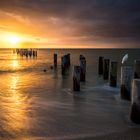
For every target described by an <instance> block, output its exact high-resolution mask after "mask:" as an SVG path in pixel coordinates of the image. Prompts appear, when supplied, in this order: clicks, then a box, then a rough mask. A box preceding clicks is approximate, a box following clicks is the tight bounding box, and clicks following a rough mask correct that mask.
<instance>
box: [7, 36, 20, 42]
mask: <svg viewBox="0 0 140 140" xmlns="http://www.w3.org/2000/svg"><path fill="white" fill-rule="evenodd" d="M7 39H8V42H10V43H11V44H17V43H19V42H20V38H19V37H18V36H9V37H8V38H7Z"/></svg>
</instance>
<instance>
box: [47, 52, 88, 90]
mask: <svg viewBox="0 0 140 140" xmlns="http://www.w3.org/2000/svg"><path fill="white" fill-rule="evenodd" d="M53 58H54V62H53V63H54V64H53V66H51V69H53V68H54V69H56V68H57V53H54V56H53ZM70 65H71V60H70V53H68V54H66V55H63V56H62V57H61V74H62V75H65V74H67V72H68V71H69V68H70ZM44 72H46V70H44ZM85 79H86V58H85V57H84V56H83V55H80V56H79V65H75V66H74V67H73V90H74V91H80V82H85Z"/></svg>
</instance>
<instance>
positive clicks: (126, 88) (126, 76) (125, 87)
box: [121, 66, 133, 100]
mask: <svg viewBox="0 0 140 140" xmlns="http://www.w3.org/2000/svg"><path fill="white" fill-rule="evenodd" d="M132 74H133V70H132V67H130V66H122V67H121V98H122V99H126V100H131V95H130V93H131V82H132Z"/></svg>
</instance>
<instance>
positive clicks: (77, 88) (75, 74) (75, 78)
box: [73, 66, 81, 91]
mask: <svg viewBox="0 0 140 140" xmlns="http://www.w3.org/2000/svg"><path fill="white" fill-rule="evenodd" d="M80 70H81V69H80V66H74V70H73V90H74V91H80Z"/></svg>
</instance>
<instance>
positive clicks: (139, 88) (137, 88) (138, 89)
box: [130, 79, 140, 124]
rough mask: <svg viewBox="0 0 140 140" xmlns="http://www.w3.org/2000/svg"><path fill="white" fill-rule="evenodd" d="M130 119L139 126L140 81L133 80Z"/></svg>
mask: <svg viewBox="0 0 140 140" xmlns="http://www.w3.org/2000/svg"><path fill="white" fill-rule="evenodd" d="M130 119H131V120H132V122H134V123H138V124H140V79H133V83H132V100H131V113H130Z"/></svg>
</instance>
